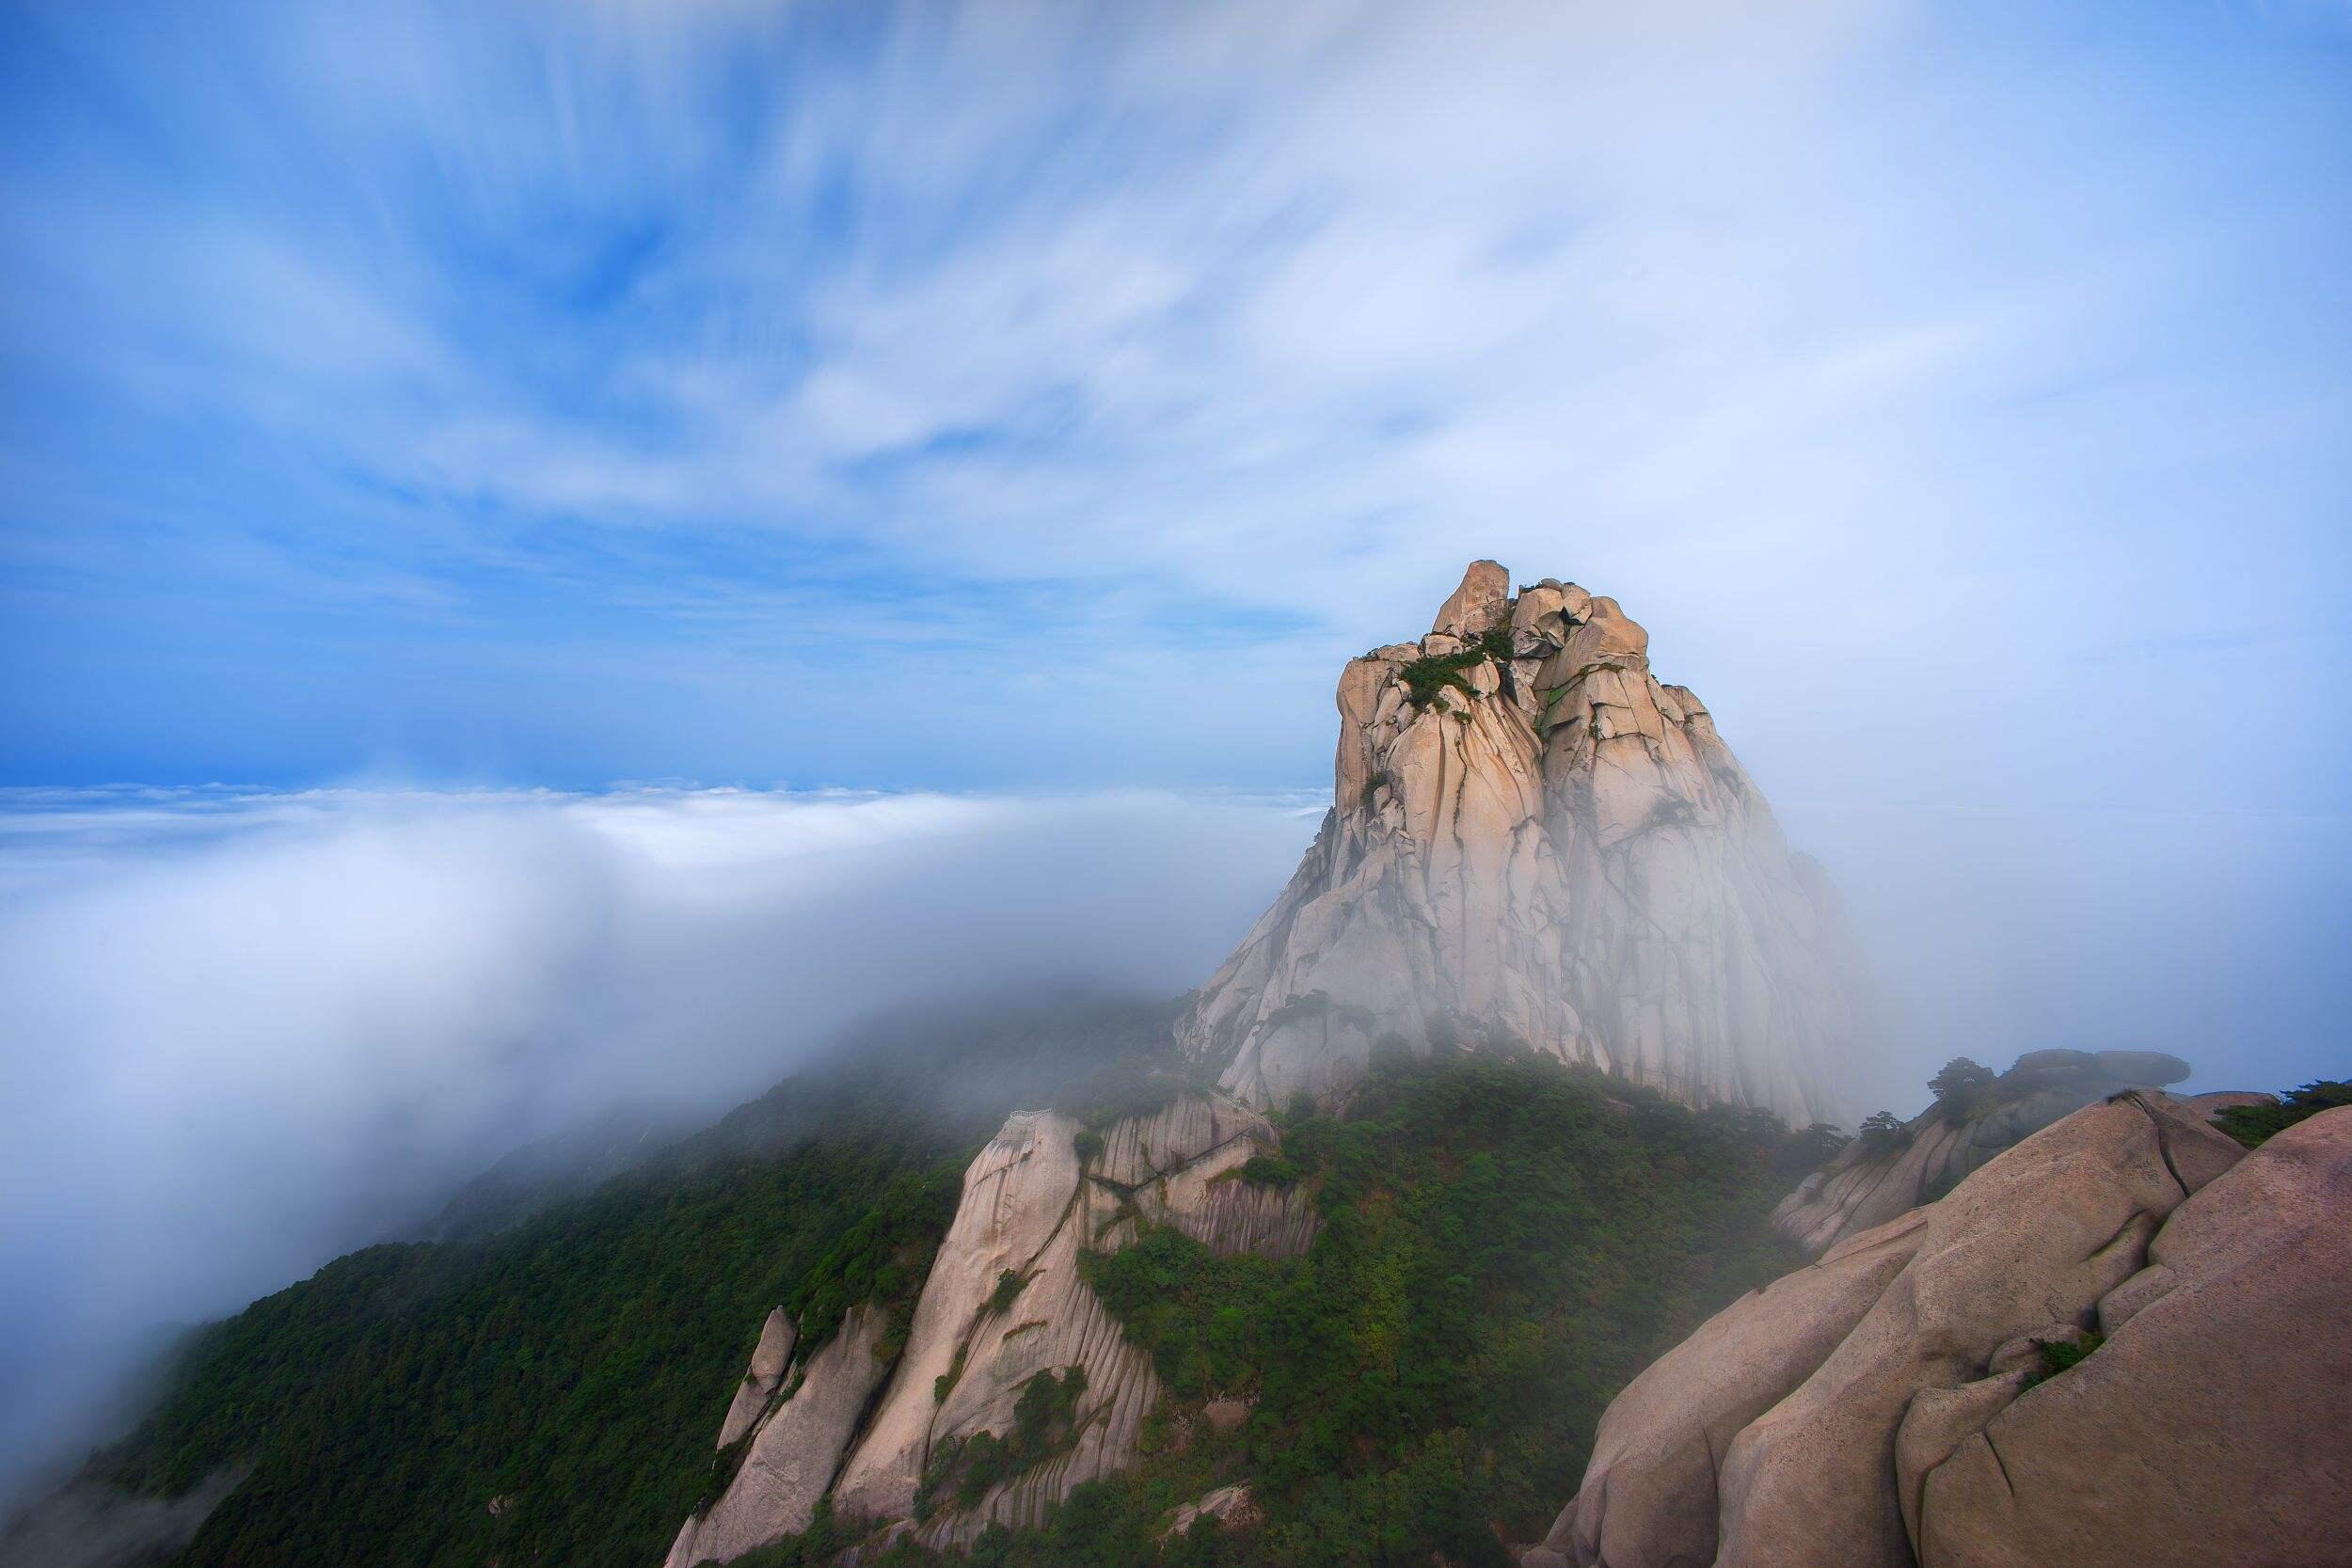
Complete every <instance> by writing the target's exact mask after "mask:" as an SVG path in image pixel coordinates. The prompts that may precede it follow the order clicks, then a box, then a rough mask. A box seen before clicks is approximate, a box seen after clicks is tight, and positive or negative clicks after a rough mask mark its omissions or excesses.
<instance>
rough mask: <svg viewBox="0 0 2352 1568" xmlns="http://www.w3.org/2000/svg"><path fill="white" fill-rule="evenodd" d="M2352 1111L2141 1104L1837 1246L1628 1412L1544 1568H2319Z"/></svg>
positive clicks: (2343, 1361)
mask: <svg viewBox="0 0 2352 1568" xmlns="http://www.w3.org/2000/svg"><path fill="white" fill-rule="evenodd" d="M2347 1302H2352V1109H2346V1110H2339V1111H2331V1112H2328V1113H2325V1114H2322V1115H2320V1116H2317V1117H2312V1118H2311V1119H2309V1120H2306V1121H2303V1122H2301V1123H2299V1124H2297V1125H2296V1126H2294V1127H2291V1128H2289V1129H2288V1130H2287V1131H2285V1132H2280V1134H2278V1135H2277V1136H2275V1137H2273V1138H2271V1139H2270V1140H2269V1141H2268V1142H2266V1143H2265V1144H2264V1145H2263V1146H2262V1147H2261V1148H2258V1149H2256V1150H2255V1151H2253V1152H2252V1153H2250V1154H2249V1153H2248V1152H2247V1150H2246V1149H2244V1148H2242V1147H2240V1146H2239V1145H2238V1144H2237V1143H2235V1142H2233V1141H2232V1140H2231V1139H2229V1138H2227V1137H2225V1136H2223V1135H2222V1134H2220V1133H2219V1132H2216V1131H2215V1130H2214V1129H2213V1128H2212V1127H2210V1126H2209V1125H2207V1123H2206V1120H2205V1117H2204V1116H2203V1115H2202V1114H2201V1108H2200V1107H2195V1106H2192V1105H2186V1104H2184V1103H2183V1102H2179V1101H2171V1100H2169V1099H2167V1098H2166V1097H2165V1096H2163V1095H2162V1094H2159V1093H2156V1092H2153V1091H2130V1092H2126V1093H2124V1094H2122V1095H2121V1096H2119V1097H2117V1098H2115V1099H2112V1100H2106V1101H2100V1102H2098V1103H2094V1104H2091V1105H2089V1106H2086V1107H2083V1108H2081V1109H2078V1110H2076V1111H2074V1112H2073V1113H2072V1114H2071V1115H2068V1116H2065V1117H2061V1118H2060V1119H2058V1121H2057V1122H2055V1123H2054V1124H2052V1125H2050V1126H2048V1127H2045V1128H2043V1129H2042V1130H2041V1131H2039V1132H2034V1133H2033V1134H2032V1135H2030V1136H2028V1137H2026V1138H2025V1139H2024V1140H2023V1141H2021V1142H2019V1143H2017V1144H2015V1145H2014V1146H2013V1147H2011V1148H2008V1149H2007V1150H2005V1151H2003V1152H2001V1153H1999V1154H1998V1155H1996V1156H1995V1157H1994V1158H1993V1159H1991V1160H1990V1161H1988V1162H1987V1163H1985V1164H1982V1165H1981V1166H1979V1168H1977V1169H1976V1170H1975V1171H1974V1173H1973V1174H1971V1175H1969V1176H1967V1177H1966V1178H1965V1179H1964V1180H1962V1181H1961V1183H1960V1184H1959V1186H1958V1187H1957V1188H1956V1189H1955V1190H1954V1191H1953V1192H1952V1193H1951V1194H1950V1195H1949V1196H1946V1197H1944V1198H1942V1199H1941V1200H1940V1201H1937V1202H1935V1203H1932V1204H1930V1205H1928V1206H1925V1207H1921V1208H1915V1209H1913V1210H1910V1211H1909V1212H1905V1213H1903V1214H1901V1215H1900V1216H1899V1217H1897V1218H1894V1219H1891V1220H1889V1221H1887V1222H1886V1223H1884V1224H1882V1225H1878V1226H1875V1227H1870V1228H1867V1229H1864V1230H1861V1231H1859V1232H1856V1233H1853V1234H1850V1235H1848V1236H1846V1237H1845V1238H1844V1239H1843V1240H1840V1241H1838V1242H1837V1243H1836V1244H1834V1245H1832V1246H1830V1247H1829V1248H1828V1249H1827V1250H1826V1251H1825V1252H1823V1253H1822V1255H1821V1257H1820V1259H1819V1261H1818V1262H1816V1263H1815V1264H1813V1265H1812V1266H1810V1267H1807V1268H1804V1269H1800V1270H1799V1271H1797V1272H1796V1273H1794V1274H1792V1275H1788V1277H1786V1278H1784V1279H1782V1280H1779V1281H1778V1282H1776V1283H1775V1284H1773V1285H1772V1286H1770V1287H1769V1288H1767V1289H1765V1290H1763V1291H1757V1292H1755V1293H1752V1294H1750V1295H1748V1296H1746V1297H1744V1298H1742V1299H1741V1300H1740V1301H1739V1302H1736V1303H1734V1304H1733V1305H1732V1306H1731V1307H1727V1308H1725V1309H1724V1311H1723V1312H1721V1313H1719V1314H1718V1315H1717V1316H1716V1317H1714V1318H1713V1319H1711V1320H1709V1321H1708V1323H1706V1324H1705V1325H1704V1326H1702V1327H1701V1328H1700V1329H1699V1331H1698V1332H1697V1333H1695V1334H1693V1335H1692V1337H1691V1338H1689V1339H1687V1340H1685V1341H1684V1342H1683V1343H1682V1344H1681V1345H1679V1346H1677V1348H1676V1349H1675V1350H1673V1351H1671V1352H1669V1353H1668V1354H1666V1355H1665V1356H1664V1357H1663V1358H1661V1360H1660V1361H1658V1362H1657V1363H1656V1364H1655V1365H1653V1366H1652V1367H1650V1368H1649V1369H1648V1370H1646V1371H1645V1372H1644V1373H1643V1374H1642V1375H1641V1376H1640V1377H1639V1378H1637V1379H1635V1380H1634V1382H1633V1383H1632V1384H1631V1385H1630V1386H1628V1387H1627V1389H1626V1390H1625V1392H1624V1393H1622V1394H1621V1395H1619V1396H1618V1398H1617V1399H1616V1401H1615V1402H1613V1404H1611V1406H1610V1407H1609V1410H1608V1413H1607V1414H1606V1415H1605V1416H1604V1417H1603V1418H1602V1420H1601V1423H1600V1427H1599V1431H1598V1433H1597V1435H1596V1438H1595V1442H1594V1449H1593V1458H1592V1463H1591V1465H1590V1467H1589V1468H1588V1469H1587V1470H1586V1472H1585V1476H1584V1481H1583V1485H1582V1487H1581V1490H1580V1491H1579V1492H1578V1494H1577V1496H1576V1497H1575V1499H1574V1500H1573V1501H1571V1502H1570V1503H1569V1504H1568V1506H1567V1508H1566V1509H1565V1511H1564V1512H1563V1513H1562V1514H1561V1515H1560V1518H1559V1521H1558V1523H1557V1524H1556V1525H1555V1526H1554V1528H1553V1529H1552V1531H1551V1533H1550V1535H1549V1537H1548V1538H1547V1539H1546V1541H1545V1542H1544V1543H1543V1544H1541V1545H1539V1546H1537V1547H1534V1548H1532V1549H1531V1550H1529V1551H1528V1552H1527V1553H1526V1554H1525V1557H1524V1560H1525V1562H1526V1563H1527V1565H1528V1568H1563V1565H1565V1564H1576V1565H1578V1568H1597V1565H1603V1564H1605V1565H1607V1568H1683V1565H1689V1564H1703V1563H1712V1564H1716V1565H1717V1568H1768V1565H1769V1568H1913V1565H1914V1564H1928V1565H1931V1568H2029V1565H2039V1564H2053V1563H2065V1564H2069V1565H2073V1568H2172V1565H2178V1568H2192V1565H2194V1568H2209V1565H2211V1564H2217V1563H2229V1564H2233V1565H2240V1568H2324V1565H2329V1564H2340V1563H2343V1562H2344V1561H2346V1560H2347V1548H2346V1546H2345V1543H2346V1542H2347V1541H2352V1402H2347V1400H2346V1398H2345V1391H2346V1390H2347V1389H2352V1309H2347V1307H2346V1305H2345V1304H2346V1303H2347Z"/></svg>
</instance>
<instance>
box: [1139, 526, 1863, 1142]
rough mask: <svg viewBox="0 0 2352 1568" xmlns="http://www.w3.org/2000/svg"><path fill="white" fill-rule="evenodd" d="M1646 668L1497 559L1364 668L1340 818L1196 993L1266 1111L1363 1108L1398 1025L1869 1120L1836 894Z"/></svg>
mask: <svg viewBox="0 0 2352 1568" xmlns="http://www.w3.org/2000/svg"><path fill="white" fill-rule="evenodd" d="M1482 640H1484V641H1482ZM1648 647H1649V639H1648V634H1647V633H1645V631H1644V630H1643V629H1642V628H1641V627H1640V626H1637V625H1635V624H1634V623H1633V622H1632V621H1631V620H1629V619H1628V618H1627V617H1626V615H1625V613H1624V612H1623V611H1622V610H1619V609H1618V608H1617V605H1616V603H1615V601H1614V600H1612V599H1608V598H1602V597H1597V596H1595V595H1593V594H1587V593H1586V592H1585V591H1584V590H1582V589H1581V588H1577V587H1575V586H1573V585H1571V584H1565V583H1560V582H1556V581H1552V580H1549V579H1547V580H1546V581H1544V582H1542V583H1539V584H1536V585H1534V586H1533V587H1530V588H1525V589H1522V590H1520V591H1519V593H1518V595H1517V596H1516V597H1514V596H1513V595H1512V594H1511V592H1510V581H1509V578H1508V577H1507V576H1506V575H1505V574H1504V572H1503V570H1502V567H1500V566H1498V565H1496V564H1495V563H1494V562H1474V563H1473V564H1472V565H1471V567H1470V572H1469V574H1468V575H1467V576H1466V577H1465V578H1464V579H1463V582H1462V586H1461V587H1460V588H1458V589H1457V590H1455V592H1454V594H1453V595H1452V596H1451V597H1449V598H1448V599H1447V600H1446V603H1445V607H1444V608H1443V609H1442V610H1440V611H1439V613H1438V623H1437V626H1436V627H1435V628H1434V629H1433V630H1432V631H1431V633H1430V635H1429V636H1427V637H1425V638H1423V639H1422V640H1421V641H1419V642H1418V643H1399V644H1395V645H1393V646H1390V647H1384V648H1378V649H1375V650H1374V651H1373V652H1372V653H1369V654H1367V655H1365V656H1364V657H1361V658H1359V659H1357V660H1354V661H1353V662H1351V663H1350V664H1349V665H1348V666H1347V668H1346V670H1345V671H1344V672H1343V674H1342V675H1341V678H1340V688H1339V708H1340V743H1339V753H1338V758H1337V762H1336V766H1335V768H1334V774H1335V783H1334V790H1333V802H1332V809H1331V812H1330V814H1329V815H1328V816H1327V817H1326V818H1325V820H1324V825H1323V829H1322V832H1320V833H1319V834H1318V835H1317V836H1316V839H1315V842H1314V845H1313V847H1311V848H1310V849H1309V850H1308V852H1307V856H1306V859H1305V861H1304V862H1303V863H1301V864H1300V866H1299V868H1298V871H1297V873H1296V875H1295V876H1294V877H1293V879H1292V880H1291V883H1290V885H1289V887H1288V888H1287V889H1285V890H1284V892H1283V893H1282V895H1281V896H1280V898H1279V899H1278V900H1277V902H1276V903H1275V905H1274V907H1273V908H1272V909H1270V910H1268V911H1266V913H1265V914H1264V916H1263V917H1262V918H1261V919H1260V920H1259V922H1258V924H1257V926H1256V927H1255V928H1254V929H1252V930H1251V931H1250V933H1249V935H1248V938H1247V939H1246V940H1245V941H1244V942H1243V943H1242V945H1241V946H1240V948H1239V949H1237V950H1236V951H1235V952H1234V954H1233V955H1232V958H1229V959H1228V960H1227V961H1226V963H1225V965H1224V967H1223V968H1221V969H1220V970H1218V971H1217V973H1216V975H1215V976H1214V977H1213V978H1212V979H1211V980H1210V981H1209V983H1208V984H1207V986H1205V987H1204V988H1203V989H1202V990H1200V992H1199V993H1198V994H1197V995H1196V997H1195V998H1194V1000H1193V1002H1192V1005H1191V1006H1190V1008H1189V1010H1188V1012H1187V1014H1186V1016H1185V1018H1184V1021H1183V1022H1182V1023H1181V1024H1180V1034H1181V1037H1182V1038H1183V1039H1184V1043H1185V1045H1186V1046H1187V1048H1188V1049H1190V1050H1191V1051H1193V1052H1194V1053H1198V1054H1200V1055H1202V1056H1204V1057H1207V1058H1209V1059H1211V1060H1214V1061H1216V1062H1218V1063H1220V1064H1223V1065H1224V1068H1225V1076H1224V1083H1225V1085H1226V1087H1227V1088H1228V1089H1229V1090H1230V1091H1231V1092H1232V1093H1233V1094H1234V1095H1236V1096H1238V1097H1239V1098H1241V1099H1242V1100H1244V1101H1247V1102H1248V1103H1250V1104H1253V1105H1258V1106H1265V1107H1271V1106H1277V1105H1282V1104H1286V1103H1288V1102H1289V1101H1291V1100H1292V1099H1293V1097H1295V1096H1297V1095H1300V1094H1307V1095H1311V1096H1314V1097H1317V1098H1319V1099H1324V1100H1329V1099H1332V1098H1334V1097H1336V1096H1338V1095H1341V1094H1343V1093H1344V1092H1345V1090H1346V1088H1347V1087H1348V1085H1350V1084H1352V1083H1353V1082H1354V1081H1355V1080H1356V1079H1357V1078H1358V1077H1359V1076H1360V1074H1361V1072H1362V1071H1363V1069H1364V1066H1365V1063H1366V1061H1367V1059H1368V1057H1369V1054H1370V1052H1371V1048H1372V1045H1373V1043H1374V1041H1375V1039H1376V1038H1378V1037H1380V1036H1381V1035H1382V1034H1384V1033H1387V1032H1391V1031H1393V1032H1395V1033H1397V1034H1398V1035H1401V1036H1402V1037H1404V1038H1405V1040H1406V1043H1407V1044H1408V1045H1410V1046H1412V1047H1414V1048H1417V1049H1426V1048H1428V1047H1429V1046H1430V1045H1431V1044H1432V1043H1433V1042H1435V1043H1438V1044H1443V1043H1444V1042H1446V1041H1448V1040H1453V1039H1460V1040H1463V1041H1465V1042H1469V1043H1480V1042H1493V1043H1507V1044H1514V1045H1518V1046H1524V1047H1528V1048H1533V1049H1534V1050H1536V1051H1541V1052H1547V1053H1551V1054H1553V1055H1556V1056H1559V1057H1562V1058H1564V1059H1565V1060H1568V1061H1571V1062H1582V1063H1589V1064H1592V1065H1594V1066H1596V1067H1599V1068H1602V1069H1608V1070H1610V1071H1613V1072H1616V1073H1619V1074H1621V1075H1623V1076H1624V1077H1626V1078H1628V1079H1629V1080H1631V1081H1633V1082H1635V1083H1641V1084H1647V1085H1654V1086H1656V1087H1658V1088H1660V1089H1661V1090H1663V1091H1664V1092H1666V1093H1668V1094H1671V1095H1673V1096H1674V1097H1676V1098H1677V1099H1679V1100H1683V1101H1688V1102H1691V1103H1693V1104H1704V1103H1710V1102H1718V1101H1727V1102H1730V1103H1734V1104H1741V1105H1759V1106H1763V1107H1766V1108H1768V1109H1771V1110H1772V1111H1774V1112H1777V1113H1779V1114H1780V1115H1781V1116H1782V1117H1784V1118H1785V1119H1788V1120H1789V1121H1791V1122H1792V1123H1794V1124H1796V1125H1799V1126H1803V1125H1804V1124H1806V1123H1808V1122H1812V1121H1816V1120H1845V1119H1848V1117H1847V1115H1846V1108H1845V1107H1844V1106H1843V1105H1842V1103H1841V1101H1840V1099H1839V1095H1838V1093H1837V1091H1836V1087H1835V1085H1836V1084H1837V1083H1838V1082H1840V1073H1839V1070H1838V1069H1839V1068H1840V1067H1841V1066H1842V1064H1843V1063H1844V1061H1845V1060H1846V1057H1847V1053H1848V1052H1849V1050H1850V1048H1851V1043H1852V1037H1853V1033H1854V1019H1855V991H1856V989H1857V985H1858V976H1859V966H1858V963H1857V962H1856V961H1855V959H1854V958H1853V957H1852V954H1853V947H1852V943H1851V936H1850V933H1849V932H1848V931H1847V929H1846V927H1845V923H1844V920H1843V917H1842V915H1841V914H1840V913H1839V911H1838V907H1837V904H1836V898H1835V896H1834V895H1832V894H1831V892H1830V890H1829V889H1828V887H1827V886H1826V884H1825V883H1824V881H1823V879H1822V878H1821V876H1820V872H1819V869H1818V868H1817V867H1815V866H1814V865H1813V864H1812V863H1810V862H1809V861H1806V860H1804V858H1803V857H1801V856H1798V855H1795V854H1792V853H1791V852H1790V851H1789V849H1788V846H1787V845H1786V844H1785V843H1784V842H1783V840H1782V838H1781V833H1780V829H1779V827H1778V826H1777V824H1776V823H1775V822H1774V821H1773V819H1772V811H1771V808H1770V807H1769V806H1767V805H1766V804H1765V801H1764V799H1763V797H1762V796H1761V795H1760V794H1759V793H1758V792H1757V790H1756V786H1755V784H1753V783H1752V782H1751V781H1750V780H1749V778H1748V776H1747V774H1746V773H1745V772H1744V771H1743V770H1742V769H1741V768H1740V764H1739V762H1738V760H1737V759H1736V758H1734V757H1733V756H1732V754H1731V752H1730V751H1729V749H1728V748H1726V747H1725V746H1724V743H1723V741H1722V740H1721V738H1719V737H1718V736H1717V735H1716V733H1715V726H1714V721H1713V720H1712V719H1711V718H1710V717H1709V716H1708V712H1707V709H1706V707H1705V706H1704V705H1702V704H1701V703H1700V702H1699V700H1698V699H1697V698H1696V697H1695V696H1693V695H1692V693H1691V692H1690V691H1688V690H1686V689H1683V688H1681V687H1675V686H1665V685H1661V683H1660V682H1659V681H1658V679H1657V678H1656V677H1655V676H1654V675H1652V674H1651V673H1650V668H1649V654H1648ZM1482 651H1483V652H1484V653H1485V654H1486V657H1480V656H1481V653H1482ZM1432 660H1450V661H1454V662H1453V664H1452V667H1451V669H1450V670H1449V669H1448V668H1447V667H1446V666H1442V665H1439V664H1436V663H1432V662H1431V661H1432ZM1449 678H1450V680H1451V684H1440V683H1441V682H1444V681H1446V680H1448V679H1449ZM1416 683H1419V691H1418V692H1417V690H1416Z"/></svg>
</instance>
